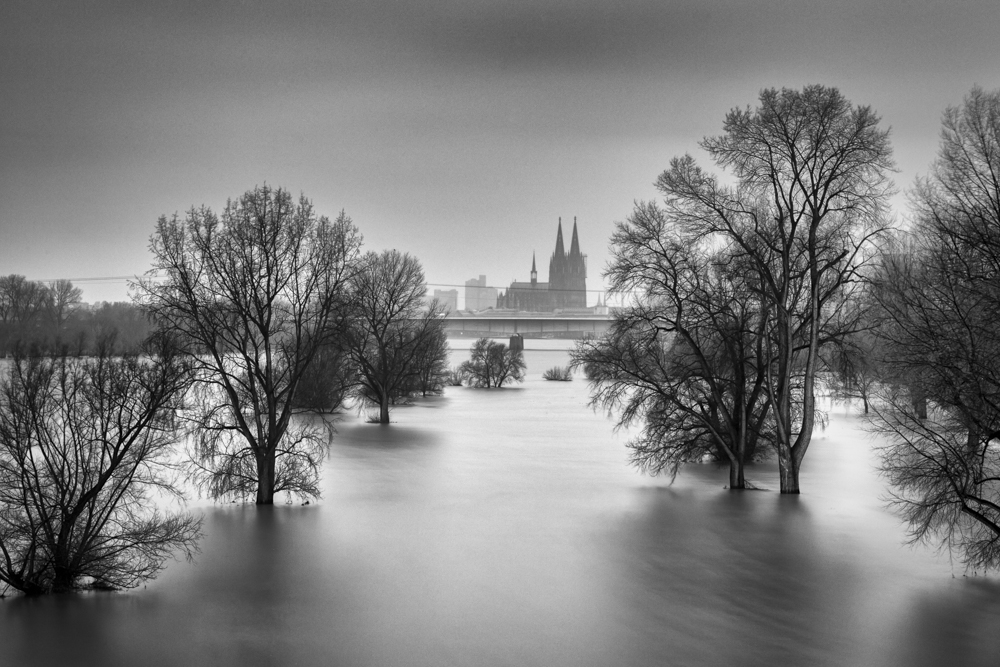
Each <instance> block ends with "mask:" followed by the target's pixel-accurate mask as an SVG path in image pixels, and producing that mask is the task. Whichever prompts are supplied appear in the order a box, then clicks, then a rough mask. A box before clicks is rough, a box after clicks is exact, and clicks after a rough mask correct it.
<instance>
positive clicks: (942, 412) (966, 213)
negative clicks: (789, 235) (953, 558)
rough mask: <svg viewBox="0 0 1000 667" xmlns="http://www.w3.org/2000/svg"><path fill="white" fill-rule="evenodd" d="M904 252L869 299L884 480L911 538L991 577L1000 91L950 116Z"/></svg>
mask: <svg viewBox="0 0 1000 667" xmlns="http://www.w3.org/2000/svg"><path fill="white" fill-rule="evenodd" d="M913 201H914V205H915V216H914V217H915V219H914V225H913V229H912V233H911V235H910V236H909V237H908V238H907V239H906V242H905V243H902V244H900V245H899V247H897V248H894V249H893V251H892V252H890V253H887V254H886V255H885V256H884V258H883V266H882V271H881V275H879V276H878V279H877V281H876V289H875V291H874V293H875V295H876V298H877V300H878V302H879V307H880V311H881V312H880V319H881V326H880V327H879V328H878V329H877V335H878V337H879V339H880V344H881V348H882V350H883V354H884V357H885V364H886V366H888V367H889V368H890V372H891V377H890V378H888V379H887V381H886V382H885V395H884V396H882V397H881V400H876V401H874V402H873V404H872V405H873V408H872V409H873V412H874V413H875V416H874V419H873V420H872V423H873V427H874V428H875V429H876V430H877V431H878V432H880V433H882V434H884V435H886V436H887V441H888V444H886V445H885V446H884V447H882V449H881V454H882V471H883V473H884V474H885V476H886V477H887V478H888V480H889V481H890V483H891V484H892V486H893V489H894V495H893V504H894V505H895V507H896V509H897V510H898V511H899V512H900V514H901V515H902V517H903V518H904V519H905V520H906V521H907V522H908V524H909V527H910V534H911V537H912V538H913V540H915V541H917V540H935V541H939V542H940V543H941V544H942V545H944V546H945V547H947V548H949V549H952V550H954V551H955V552H957V553H958V554H959V555H960V557H961V558H962V559H963V560H964V562H965V563H966V564H967V565H968V566H970V567H973V568H980V567H983V568H996V567H1000V338H998V336H997V323H998V322H1000V91H996V92H992V93H987V92H984V91H983V90H981V89H978V88H977V89H974V90H973V91H972V92H971V93H970V94H969V95H968V96H967V97H966V98H965V101H964V103H963V104H962V106H960V107H954V108H950V109H948V110H947V112H946V113H945V115H944V122H943V128H942V133H941V147H940V151H939V154H938V158H937V160H936V161H935V163H934V164H933V166H932V168H931V171H930V174H929V175H928V176H927V177H926V178H925V179H921V180H919V181H918V182H917V185H916V188H915V190H914V192H913Z"/></svg>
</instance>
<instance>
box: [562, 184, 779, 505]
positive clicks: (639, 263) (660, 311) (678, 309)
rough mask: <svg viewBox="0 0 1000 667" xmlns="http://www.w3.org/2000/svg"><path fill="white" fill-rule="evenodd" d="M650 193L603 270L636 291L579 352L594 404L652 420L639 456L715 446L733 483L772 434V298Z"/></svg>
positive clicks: (656, 468)
mask: <svg viewBox="0 0 1000 667" xmlns="http://www.w3.org/2000/svg"><path fill="white" fill-rule="evenodd" d="M675 222H676V221H675V220H672V219H671V218H670V217H669V216H668V214H667V213H666V212H665V211H664V210H663V209H661V208H660V207H658V206H657V205H655V204H652V203H640V204H637V205H636V207H635V210H634V211H633V213H632V215H631V216H630V218H629V219H628V220H627V221H626V222H624V223H618V224H617V225H616V228H615V233H614V234H613V235H612V237H611V248H612V261H611V263H610V265H609V268H608V270H607V272H606V273H605V276H606V277H607V278H608V279H609V281H610V289H611V292H612V293H613V294H615V295H621V296H622V298H623V299H631V305H630V306H629V307H627V308H622V309H619V310H618V311H617V312H616V314H615V317H614V320H613V323H612V325H611V329H610V331H609V332H608V333H607V335H605V336H603V337H601V338H597V339H591V340H583V341H581V342H580V343H579V344H578V345H577V347H576V349H575V350H574V352H573V363H574V364H575V365H577V366H582V367H583V368H584V370H585V371H586V374H587V377H588V379H589V381H590V384H591V389H592V405H594V406H596V407H602V408H604V409H606V410H608V411H609V412H615V413H617V417H618V425H619V427H627V426H630V425H632V424H633V423H639V424H641V425H642V433H641V435H639V436H638V437H637V438H635V439H633V440H632V441H631V442H630V443H629V446H630V447H631V448H632V450H633V454H632V460H633V462H634V463H635V464H636V465H637V466H638V467H640V468H641V469H643V470H645V471H648V472H651V473H653V474H656V473H659V472H663V471H667V472H669V474H670V475H671V476H673V475H676V474H677V471H678V470H679V468H680V467H681V466H682V465H683V464H685V463H690V462H698V461H701V460H702V459H704V458H705V457H706V456H711V457H714V458H717V459H718V460H721V461H726V462H728V464H729V470H730V488H732V489H742V488H745V487H746V480H745V474H744V466H745V465H746V463H748V462H750V461H752V460H753V459H754V457H755V456H756V455H757V454H758V451H759V450H760V451H764V450H766V449H768V448H769V447H770V446H771V445H773V440H774V427H773V424H772V423H771V420H770V397H769V396H768V394H767V391H766V388H765V382H766V379H767V377H766V376H767V355H766V354H765V352H764V346H765V345H767V341H766V339H765V336H764V328H765V326H766V322H767V313H766V312H763V310H764V309H766V308H767V305H766V303H765V302H762V301H761V299H760V298H759V297H758V295H757V294H755V293H754V292H753V291H752V290H750V289H749V288H747V287H746V286H745V285H744V284H743V281H742V278H741V276H740V271H739V269H738V265H737V264H736V263H734V262H732V261H730V260H731V259H732V258H729V257H727V256H726V254H725V253H724V252H719V251H716V250H713V249H711V248H709V247H706V246H705V245H704V244H703V243H699V242H698V240H697V239H692V238H690V237H689V236H688V235H686V234H685V233H684V232H683V231H682V230H681V229H680V228H679V227H678V226H677V225H676V224H675Z"/></svg>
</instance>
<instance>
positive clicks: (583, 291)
mask: <svg viewBox="0 0 1000 667" xmlns="http://www.w3.org/2000/svg"><path fill="white" fill-rule="evenodd" d="M586 307H587V256H586V255H584V254H583V253H581V252H580V240H579V238H578V236H577V231H576V218H573V240H572V241H571V242H570V248H569V253H568V254H567V253H566V249H565V247H564V245H563V233H562V218H559V227H558V230H557V231H556V249H555V252H553V253H552V257H551V259H549V281H548V282H547V283H540V282H538V270H537V269H536V267H535V256H534V254H532V256H531V281H530V282H516V281H515V282H512V283H511V284H510V287H508V288H507V291H506V292H505V293H503V294H501V295H500V296H499V297H498V299H497V308H505V309H511V310H523V311H529V312H532V311H533V312H552V311H554V310H567V309H582V308H586Z"/></svg>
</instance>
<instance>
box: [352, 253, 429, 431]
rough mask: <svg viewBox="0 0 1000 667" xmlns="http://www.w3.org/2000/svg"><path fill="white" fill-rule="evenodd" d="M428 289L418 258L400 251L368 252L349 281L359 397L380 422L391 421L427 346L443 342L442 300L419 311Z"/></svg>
mask: <svg viewBox="0 0 1000 667" xmlns="http://www.w3.org/2000/svg"><path fill="white" fill-rule="evenodd" d="M426 292H427V287H426V285H425V284H424V272H423V269H422V268H421V267H420V262H419V261H418V260H417V258H416V257H413V256H412V255H410V254H408V253H401V252H399V251H398V250H386V251H383V252H382V253H376V252H368V253H366V254H365V256H364V257H363V258H362V261H361V268H360V270H359V271H358V272H357V273H356V274H355V276H354V280H353V281H352V289H351V296H352V299H353V301H354V307H355V309H354V321H353V323H352V326H351V327H350V329H349V333H348V341H349V343H348V344H349V346H350V350H351V355H352V357H353V359H354V363H355V364H356V367H357V371H358V395H359V396H360V397H361V398H362V400H364V401H367V402H369V403H371V404H373V405H377V406H378V410H379V418H378V421H379V423H380V424H388V423H389V406H390V405H391V404H392V403H393V401H394V400H396V399H398V398H400V397H401V396H404V395H406V394H407V393H408V392H409V391H410V390H411V389H412V388H413V386H414V383H415V382H416V381H417V380H418V377H419V373H418V371H419V368H420V365H419V362H420V360H421V358H422V357H423V356H426V354H427V351H428V347H429V346H431V347H433V346H435V345H437V346H440V345H441V344H444V343H445V341H444V340H443V338H442V337H441V336H440V333H441V322H442V318H443V317H444V311H443V308H442V306H441V305H440V303H438V302H437V301H434V302H432V303H431V305H430V307H429V308H428V309H427V310H424V311H421V306H422V304H423V299H424V295H425V294H426Z"/></svg>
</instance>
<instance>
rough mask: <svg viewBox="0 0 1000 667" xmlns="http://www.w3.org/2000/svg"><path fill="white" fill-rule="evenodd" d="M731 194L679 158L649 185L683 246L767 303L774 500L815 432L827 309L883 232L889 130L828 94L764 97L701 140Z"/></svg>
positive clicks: (793, 476) (787, 489)
mask: <svg viewBox="0 0 1000 667" xmlns="http://www.w3.org/2000/svg"><path fill="white" fill-rule="evenodd" d="M701 145H702V147H703V148H704V149H705V150H706V151H708V153H709V155H711V157H712V159H713V160H714V161H715V163H716V164H717V165H718V166H719V167H721V168H723V169H730V170H731V172H732V175H733V176H735V178H736V181H737V183H736V185H734V186H729V185H724V184H722V183H720V181H719V179H718V178H717V177H716V176H713V175H710V174H708V173H706V172H704V171H702V170H701V169H700V168H699V167H698V166H697V165H695V163H694V160H693V159H692V158H691V157H690V156H685V157H683V158H675V159H674V160H673V161H672V162H671V166H670V169H668V170H667V171H665V172H663V174H662V175H661V176H660V178H659V179H658V181H657V187H658V188H659V190H660V191H661V192H662V193H663V195H664V198H665V202H666V207H667V210H668V211H669V212H670V214H671V216H672V217H673V218H674V219H676V220H677V221H678V222H679V223H680V224H682V225H683V226H684V227H685V228H686V231H687V233H689V234H690V235H691V236H692V237H701V238H704V239H705V240H706V241H708V242H710V243H713V244H717V245H719V246H725V247H727V249H728V252H729V254H730V255H731V256H732V257H733V258H734V260H736V261H738V262H739V263H740V264H741V265H742V266H744V267H746V272H745V274H744V276H745V280H746V282H747V284H748V285H750V286H751V287H752V288H753V289H754V290H755V291H756V292H757V294H758V295H759V298H760V299H761V300H762V301H764V302H766V303H767V304H768V312H769V314H770V315H769V321H768V326H767V330H766V332H765V333H766V336H767V337H768V339H769V340H770V343H769V345H767V346H766V349H768V350H772V351H773V355H772V357H771V359H770V360H769V364H768V368H769V370H768V381H767V384H766V387H767V391H768V393H769V396H770V399H771V404H772V408H771V409H772V411H773V414H774V419H775V427H776V432H777V450H778V466H779V472H780V480H781V491H782V493H798V492H799V467H800V466H801V463H802V459H803V458H804V457H805V454H806V451H807V450H808V448H809V444H810V442H811V441H812V432H813V428H814V426H815V422H816V415H817V410H816V403H815V382H816V372H817V369H818V368H819V364H820V356H819V352H820V348H821V347H822V346H823V345H824V344H826V343H827V342H829V341H830V340H832V339H833V338H834V337H836V336H837V335H839V332H836V331H833V330H831V328H830V325H831V324H832V323H836V322H839V321H840V320H841V318H840V317H838V316H837V313H836V312H831V311H836V308H837V307H838V304H845V303H848V302H849V301H850V297H849V296H847V295H845V292H849V291H852V290H855V289H857V288H858V286H859V285H860V284H861V269H862V267H863V266H864V265H865V264H866V263H867V262H869V261H870V258H871V256H872V255H873V245H874V243H875V241H876V240H877V239H878V238H879V236H880V235H881V234H882V232H883V231H884V230H885V223H884V217H885V207H886V198H887V196H888V194H889V193H890V192H891V183H890V181H889V179H888V176H887V173H888V172H889V171H890V170H891V169H892V167H893V163H892V159H891V149H890V146H889V138H888V130H883V129H880V128H879V117H878V116H877V115H875V113H874V112H873V111H872V110H871V109H870V108H869V107H856V106H854V105H852V104H851V103H850V102H849V101H848V100H846V99H845V98H844V97H843V96H842V95H841V94H840V92H839V91H837V90H836V89H835V88H826V87H823V86H808V87H806V88H804V89H803V90H801V91H798V90H789V89H783V90H781V91H778V90H774V89H769V90H765V91H763V92H762V93H761V95H760V106H758V107H757V108H756V109H752V110H751V109H750V108H747V109H734V110H732V111H731V112H729V114H727V116H726V121H725V126H724V133H723V134H722V135H720V136H718V137H711V138H707V139H705V140H703V141H702V144H701Z"/></svg>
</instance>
